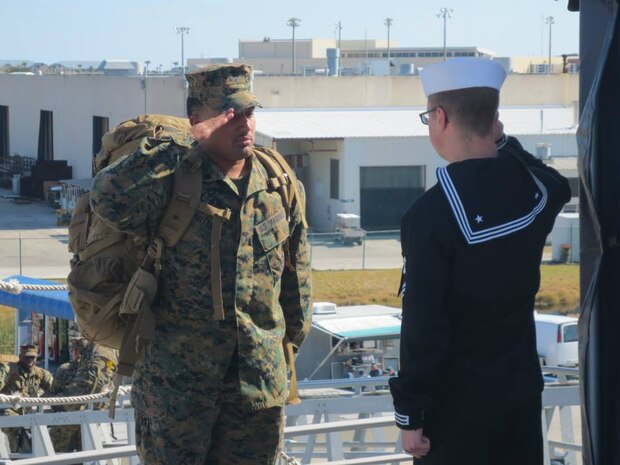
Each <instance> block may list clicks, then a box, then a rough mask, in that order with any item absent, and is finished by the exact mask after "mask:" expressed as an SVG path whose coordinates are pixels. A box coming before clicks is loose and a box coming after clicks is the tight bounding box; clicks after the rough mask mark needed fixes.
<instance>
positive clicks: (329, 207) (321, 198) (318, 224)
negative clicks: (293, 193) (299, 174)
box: [305, 140, 345, 231]
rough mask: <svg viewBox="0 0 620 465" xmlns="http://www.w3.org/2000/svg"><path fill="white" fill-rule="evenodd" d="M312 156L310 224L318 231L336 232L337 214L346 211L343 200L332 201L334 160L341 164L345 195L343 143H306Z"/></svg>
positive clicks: (330, 141)
mask: <svg viewBox="0 0 620 465" xmlns="http://www.w3.org/2000/svg"><path fill="white" fill-rule="evenodd" d="M305 145H306V147H305V148H306V152H307V153H308V155H309V156H308V167H309V170H308V179H309V182H306V185H305V187H306V199H307V201H306V211H307V218H308V223H309V224H310V226H311V227H312V230H314V231H333V230H334V227H335V221H336V214H337V213H340V212H341V211H343V210H342V205H343V204H341V202H340V200H339V199H332V198H330V160H340V167H339V187H340V198H345V197H343V195H344V194H343V192H344V182H343V180H344V178H345V166H344V163H343V158H344V157H343V153H342V150H343V141H340V140H324V141H314V142H306V143H305Z"/></svg>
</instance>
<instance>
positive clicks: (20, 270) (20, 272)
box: [18, 233, 24, 276]
mask: <svg viewBox="0 0 620 465" xmlns="http://www.w3.org/2000/svg"><path fill="white" fill-rule="evenodd" d="M18 241H19V275H20V276H23V275H24V274H23V272H22V233H18Z"/></svg>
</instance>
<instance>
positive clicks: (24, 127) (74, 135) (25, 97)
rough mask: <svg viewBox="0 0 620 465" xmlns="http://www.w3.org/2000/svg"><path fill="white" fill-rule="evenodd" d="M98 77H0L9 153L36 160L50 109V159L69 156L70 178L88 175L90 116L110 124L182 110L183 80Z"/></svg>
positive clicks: (0, 94) (90, 148)
mask: <svg viewBox="0 0 620 465" xmlns="http://www.w3.org/2000/svg"><path fill="white" fill-rule="evenodd" d="M143 82H144V81H143V79H142V78H139V77H135V78H128V77H111V76H101V75H66V76H62V75H43V76H13V75H0V105H6V106H8V107H9V138H10V139H9V140H10V151H11V153H18V154H20V155H23V156H29V157H34V158H36V156H37V149H38V139H39V118H40V111H41V110H47V111H52V112H53V121H54V159H56V160H67V161H68V162H69V165H71V166H72V167H73V177H74V178H86V177H90V175H91V164H92V155H93V154H92V153H91V151H92V137H93V127H92V126H93V123H92V118H93V116H101V117H107V118H109V124H110V127H113V126H115V125H117V124H118V123H120V122H121V121H123V120H126V119H129V118H133V117H135V116H137V115H139V114H142V113H144V112H145V111H146V112H151V113H166V114H172V115H178V116H183V115H184V114H185V108H184V107H185V97H184V95H185V89H184V80H183V79H182V78H181V77H179V76H169V77H149V78H148V79H147V86H146V93H145V88H144V85H143Z"/></svg>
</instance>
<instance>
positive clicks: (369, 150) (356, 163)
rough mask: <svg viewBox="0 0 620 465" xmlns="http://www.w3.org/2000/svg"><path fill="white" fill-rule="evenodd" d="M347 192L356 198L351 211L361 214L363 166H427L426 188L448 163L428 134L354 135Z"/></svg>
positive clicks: (347, 153) (347, 158) (348, 159)
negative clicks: (413, 135)
mask: <svg viewBox="0 0 620 465" xmlns="http://www.w3.org/2000/svg"><path fill="white" fill-rule="evenodd" d="M344 153H345V162H344V166H345V170H344V172H345V184H344V186H343V193H344V195H346V196H347V197H348V198H352V199H354V200H355V202H354V203H353V206H352V207H351V209H350V210H349V212H350V213H355V214H358V215H359V214H360V168H361V167H372V166H377V167H378V166H423V167H424V179H425V186H424V187H425V190H427V189H429V188H430V187H432V186H433V185H434V184H435V183H436V182H437V177H436V175H435V170H436V169H437V167H439V166H445V162H444V161H443V160H442V159H441V158H439V156H438V155H437V153H436V152H435V149H434V148H433V146H432V145H431V143H430V139H429V138H428V137H385V138H374V139H371V138H351V139H346V140H345V143H344Z"/></svg>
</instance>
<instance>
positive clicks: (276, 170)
mask: <svg viewBox="0 0 620 465" xmlns="http://www.w3.org/2000/svg"><path fill="white" fill-rule="evenodd" d="M189 130H190V124H189V120H188V119H186V118H178V117H174V116H167V115H142V116H139V117H137V118H134V119H131V120H128V121H125V122H123V123H121V124H119V125H118V126H116V127H115V128H113V129H112V130H111V131H109V132H108V133H106V134H105V135H104V136H103V138H102V148H101V151H100V152H99V153H98V154H97V156H96V157H95V169H96V171H99V170H101V169H103V168H105V167H106V166H109V165H110V164H112V163H116V162H118V161H119V160H121V159H122V158H124V157H127V156H129V155H131V154H133V153H134V152H136V151H137V150H140V146H141V145H140V144H141V142H142V141H143V139H144V138H145V137H149V138H155V139H161V140H163V139H173V140H175V141H177V140H178V141H184V143H185V144H186V143H187V141H188V140H190V141H191V140H192V138H191V135H190V132H189ZM197 154H198V155H197ZM199 154H200V151H198V150H188V156H186V158H185V159H184V160H183V162H182V163H181V165H180V166H179V168H177V169H176V170H175V172H174V175H173V176H174V193H173V196H172V200H171V202H170V204H169V205H168V207H167V209H166V212H165V213H164V215H163V218H162V220H161V222H160V226H159V234H158V236H157V237H156V238H155V239H154V240H152V241H151V240H150V239H149V238H137V237H133V236H130V235H128V234H125V233H122V232H119V231H117V230H115V229H114V228H112V227H110V226H108V225H107V224H106V223H105V222H104V221H103V220H102V219H101V218H99V217H98V216H96V215H95V214H94V213H93V212H92V210H91V208H90V193H86V194H83V195H82V196H81V197H80V198H79V200H78V202H77V203H76V206H75V208H74V209H73V214H72V217H71V222H70V224H69V251H70V252H72V253H73V254H74V257H73V259H72V260H71V271H70V273H69V275H68V278H67V283H68V285H69V300H70V301H71V305H72V307H73V310H74V311H75V314H76V322H77V324H78V326H79V328H80V330H81V332H82V334H83V335H84V337H86V338H87V339H89V340H91V341H94V342H96V343H97V344H101V345H103V346H107V347H111V348H114V349H118V350H119V363H118V373H119V374H121V375H125V376H131V375H132V374H133V366H134V364H135V362H136V360H137V357H138V352H139V347H140V344H141V343H142V342H148V341H149V340H151V339H152V337H153V332H154V320H153V317H152V313H151V303H152V302H153V300H154V299H155V297H156V294H157V277H158V274H159V273H158V269H157V266H156V264H157V263H158V262H159V259H160V257H161V254H162V253H163V252H164V250H165V248H166V247H174V246H175V245H176V243H177V242H178V241H179V240H180V239H181V237H182V236H183V234H184V233H185V231H186V229H187V227H188V226H189V224H190V222H191V220H192V218H193V216H194V213H195V212H196V210H197V209H198V206H199V205H200V201H201V199H200V197H201V192H202V173H201V170H200V169H196V167H197V166H198V163H199V162H200V160H197V159H195V158H196V157H197V156H199ZM254 155H255V156H256V158H257V159H258V160H259V161H260V163H261V164H262V165H263V166H264V168H265V169H266V171H267V173H268V175H269V181H268V184H269V186H270V189H273V190H275V191H277V192H278V193H279V194H280V196H281V198H282V203H283V206H284V209H285V212H286V213H287V216H288V217H290V212H291V211H292V209H293V206H294V205H298V208H300V209H301V212H302V217H303V218H304V220H303V226H304V227H307V224H306V223H305V214H304V212H305V205H304V203H303V198H302V196H301V195H300V192H299V189H298V184H297V179H296V177H295V174H294V172H293V170H292V169H291V168H290V166H289V165H288V163H287V162H286V161H285V160H284V158H283V157H282V156H281V155H280V154H279V153H277V152H276V151H274V150H271V149H268V148H265V147H256V148H255V149H254ZM212 216H213V221H214V227H213V234H217V231H218V229H219V228H217V227H215V226H216V223H218V221H221V218H219V216H218V211H217V209H215V208H213V209H212ZM212 242H213V243H219V242H220V239H219V237H216V238H215V240H214V238H212ZM285 249H288V247H287V248H285ZM286 258H287V262H288V258H289V257H286ZM211 262H212V267H213V268H214V269H218V270H219V254H217V253H216V254H214V255H213V256H212V258H211ZM213 281H214V283H215V281H216V280H213ZM213 295H214V303H213V304H214V307H216V308H217V306H218V305H221V300H220V299H218V294H217V293H216V292H214V293H213ZM220 295H221V292H220ZM285 354H286V355H287V363H288V365H289V368H290V369H291V372H292V373H294V363H293V360H292V358H293V357H292V347H285ZM289 400H290V401H291V402H295V401H296V392H295V391H294V387H293V383H291V396H289Z"/></svg>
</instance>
